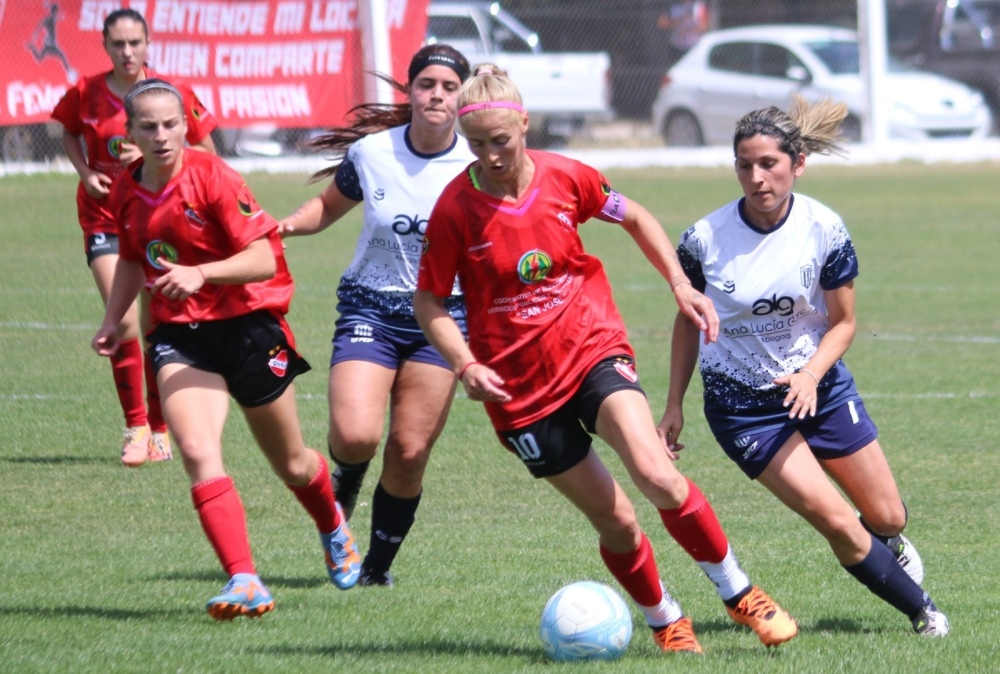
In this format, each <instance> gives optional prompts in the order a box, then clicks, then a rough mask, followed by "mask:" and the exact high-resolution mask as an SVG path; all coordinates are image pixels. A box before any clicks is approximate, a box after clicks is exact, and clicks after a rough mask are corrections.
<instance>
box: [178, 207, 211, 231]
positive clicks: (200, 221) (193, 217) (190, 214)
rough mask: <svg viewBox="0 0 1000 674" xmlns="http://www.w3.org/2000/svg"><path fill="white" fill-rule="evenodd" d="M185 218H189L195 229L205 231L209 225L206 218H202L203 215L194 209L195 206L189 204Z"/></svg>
mask: <svg viewBox="0 0 1000 674" xmlns="http://www.w3.org/2000/svg"><path fill="white" fill-rule="evenodd" d="M184 217H185V218H187V220H188V223H189V224H190V225H191V226H192V227H194V228H195V229H205V225H207V224H208V223H207V222H206V221H205V218H203V217H201V214H200V213H198V211H196V210H195V209H194V204H188V205H187V206H186V207H185V208H184Z"/></svg>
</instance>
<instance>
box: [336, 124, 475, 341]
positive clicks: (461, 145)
mask: <svg viewBox="0 0 1000 674" xmlns="http://www.w3.org/2000/svg"><path fill="white" fill-rule="evenodd" d="M409 129H410V127H409V125H407V126H404V127H396V128H393V129H389V130H387V131H383V132H381V133H376V134H373V135H370V136H366V137H364V138H362V139H361V140H359V141H357V142H356V143H354V145H352V146H351V148H350V149H349V150H348V151H347V156H346V157H345V158H344V162H343V163H342V164H341V165H340V168H339V169H338V170H337V173H336V177H335V180H336V184H337V188H338V189H339V190H340V191H341V193H343V194H344V195H345V196H346V197H348V198H350V199H354V200H356V201H364V227H363V229H362V230H361V236H360V237H358V243H357V246H356V248H355V250H354V259H353V260H351V264H350V265H349V266H348V267H347V270H346V271H345V272H344V274H343V276H342V277H341V279H340V287H339V288H338V290H337V296H338V298H339V299H340V301H341V302H344V303H345V304H349V305H351V306H352V308H353V309H354V310H355V311H360V312H362V313H368V314H370V316H369V317H370V318H371V319H373V320H375V321H376V322H377V321H379V320H380V319H381V320H387V319H388V320H394V319H402V320H403V321H408V322H412V321H413V291H414V290H415V289H416V287H417V271H418V267H419V264H420V253H421V250H422V249H423V243H424V234H425V233H426V231H427V219H428V218H429V217H430V214H431V210H432V209H433V208H434V202H435V201H437V198H438V196H439V195H440V194H441V191H442V190H443V189H444V188H445V186H446V185H447V184H448V183H449V182H450V181H451V180H452V178H454V177H455V176H456V175H458V174H459V173H461V172H462V169H464V168H465V167H466V166H468V165H469V164H470V163H471V162H473V161H474V160H475V156H474V155H473V154H472V152H470V151H469V146H468V143H466V142H465V141H464V140H461V139H459V137H458V136H457V135H456V136H455V139H454V142H453V143H452V144H451V147H449V148H448V149H447V150H445V151H443V152H439V153H437V154H422V153H420V152H417V151H416V150H415V149H414V147H413V145H412V144H411V143H410V137H409ZM460 294H461V291H460V290H459V287H458V284H457V283H456V284H455V285H454V287H453V288H452V291H451V295H452V296H453V298H454V301H453V302H450V304H455V303H457V304H459V305H460V304H461V300H460V297H459V296H460Z"/></svg>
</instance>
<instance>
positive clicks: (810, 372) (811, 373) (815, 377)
mask: <svg viewBox="0 0 1000 674" xmlns="http://www.w3.org/2000/svg"><path fill="white" fill-rule="evenodd" d="M799 372H805V373H806V374H807V375H809V376H810V377H812V378H813V381H814V382H816V385H817V386H819V377H817V376H816V373H815V372H813V371H812V370H807V369H806V368H804V367H800V368H799Z"/></svg>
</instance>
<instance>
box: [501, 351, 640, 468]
mask: <svg viewBox="0 0 1000 674" xmlns="http://www.w3.org/2000/svg"><path fill="white" fill-rule="evenodd" d="M625 389H631V390H634V391H638V392H639V393H642V394H643V395H645V392H644V391H643V390H642V386H640V385H639V377H638V375H636V372H635V361H634V360H633V359H632V358H631V357H629V356H612V357H611V358H606V359H604V360H602V361H601V362H599V363H598V364H597V365H595V366H594V368H593V369H592V370H591V371H590V372H588V373H587V376H586V377H584V378H583V383H582V384H580V388H579V389H577V392H576V393H574V394H573V397H572V398H570V399H569V400H568V401H567V402H566V404H565V405H563V406H562V407H560V408H559V409H557V410H556V411H555V412H553V413H552V414H550V415H548V416H547V417H544V418H542V419H539V420H538V421H536V422H535V423H533V424H530V425H528V426H525V427H523V428H517V429H511V430H498V431H497V432H496V433H497V437H498V438H499V439H500V443H501V444H502V445H503V446H504V447H506V448H507V449H508V450H510V451H511V452H514V453H515V454H517V456H518V457H519V458H520V459H521V461H522V463H524V465H525V466H526V467H527V468H528V471H530V472H531V474H532V475H533V476H535V477H539V478H540V477H552V476H553V475H559V474H560V473H564V472H566V471H567V470H569V469H570V468H572V467H573V466H575V465H576V464H578V463H580V462H581V461H583V460H584V459H585V458H587V453H588V452H589V451H590V447H591V445H592V444H593V441H592V439H591V434H592V433H595V432H596V425H597V412H598V411H599V410H600V408H601V403H603V402H604V399H605V398H607V397H608V396H609V395H611V394H612V393H614V392H616V391H622V390H625Z"/></svg>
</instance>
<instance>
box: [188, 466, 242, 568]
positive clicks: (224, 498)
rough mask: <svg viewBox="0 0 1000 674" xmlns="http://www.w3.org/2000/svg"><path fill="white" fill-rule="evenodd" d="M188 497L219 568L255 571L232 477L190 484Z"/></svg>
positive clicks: (240, 504)
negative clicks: (192, 503)
mask: <svg viewBox="0 0 1000 674" xmlns="http://www.w3.org/2000/svg"><path fill="white" fill-rule="evenodd" d="M191 500H192V501H194V509H195V510H197V511H198V518H199V519H200V520H201V528H202V529H204V530H205V535H206V536H208V540H209V542H210V543H211V544H212V547H213V548H215V554H216V556H218V558H219V561H220V562H222V568H224V569H225V570H226V573H227V574H229V575H230V577H231V576H233V575H235V574H237V573H257V571H256V570H255V569H254V565H253V556H252V555H251V554H250V537H249V536H248V535H247V517H246V513H245V512H244V510H243V502H242V501H240V495H239V492H237V491H236V486H235V485H234V484H233V480H232V478H229V477H217V478H214V479H211V480H205V481H204V482H199V483H198V484H196V485H194V486H193V487H191Z"/></svg>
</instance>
